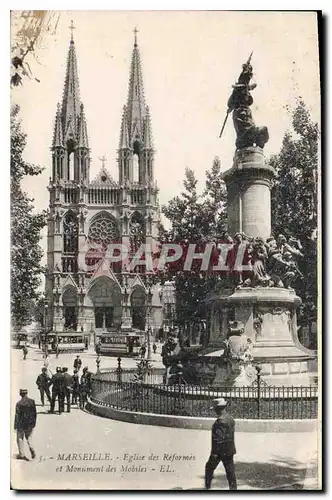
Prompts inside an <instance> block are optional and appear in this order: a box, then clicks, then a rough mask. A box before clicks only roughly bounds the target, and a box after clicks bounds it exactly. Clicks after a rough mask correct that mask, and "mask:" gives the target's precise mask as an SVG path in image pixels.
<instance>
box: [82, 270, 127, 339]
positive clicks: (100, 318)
mask: <svg viewBox="0 0 332 500" xmlns="http://www.w3.org/2000/svg"><path fill="white" fill-rule="evenodd" d="M89 297H90V298H91V301H92V303H93V307H94V317H95V329H96V332H97V333H102V332H107V331H112V330H118V329H119V328H120V327H121V290H120V287H119V285H118V284H117V283H116V282H114V281H113V280H111V279H110V278H108V277H105V276H101V277H100V278H98V279H97V280H96V281H95V283H94V284H93V285H92V288H91V289H90V291H89Z"/></svg>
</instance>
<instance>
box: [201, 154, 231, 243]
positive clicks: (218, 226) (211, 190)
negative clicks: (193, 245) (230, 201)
mask: <svg viewBox="0 0 332 500" xmlns="http://www.w3.org/2000/svg"><path fill="white" fill-rule="evenodd" d="M203 203H204V208H205V213H206V215H207V228H206V233H207V234H208V235H209V236H210V237H211V238H216V237H217V236H220V234H222V233H223V232H224V231H226V230H227V190H226V185H225V182H224V181H223V180H222V173H221V163H220V159H219V157H218V156H216V157H215V158H214V160H213V164H212V168H211V170H207V171H206V181H205V191H204V193H203Z"/></svg>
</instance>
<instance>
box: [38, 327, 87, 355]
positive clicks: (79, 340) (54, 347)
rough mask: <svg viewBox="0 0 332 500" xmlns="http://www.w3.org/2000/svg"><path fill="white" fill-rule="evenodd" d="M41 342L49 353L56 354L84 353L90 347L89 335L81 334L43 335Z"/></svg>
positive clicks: (58, 333) (51, 333) (56, 333)
mask: <svg viewBox="0 0 332 500" xmlns="http://www.w3.org/2000/svg"><path fill="white" fill-rule="evenodd" d="M41 340H42V343H43V346H45V345H47V351H48V352H55V353H56V352H58V353H65V352H83V351H86V350H87V349H88V346H89V335H84V333H80V332H50V333H48V334H46V335H45V334H44V335H42V338H41ZM44 348H45V347H44Z"/></svg>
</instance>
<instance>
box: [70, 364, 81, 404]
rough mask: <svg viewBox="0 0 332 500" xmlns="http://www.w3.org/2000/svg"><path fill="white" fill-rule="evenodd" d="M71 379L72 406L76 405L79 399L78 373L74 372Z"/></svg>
mask: <svg viewBox="0 0 332 500" xmlns="http://www.w3.org/2000/svg"><path fill="white" fill-rule="evenodd" d="M72 379H73V397H72V402H71V404H72V405H77V401H78V399H79V397H80V381H79V378H78V371H77V370H74V375H73V376H72Z"/></svg>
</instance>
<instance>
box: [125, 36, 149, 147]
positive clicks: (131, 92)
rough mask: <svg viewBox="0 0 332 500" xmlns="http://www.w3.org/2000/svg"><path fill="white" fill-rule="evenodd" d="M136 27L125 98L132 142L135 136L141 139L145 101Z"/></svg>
mask: <svg viewBox="0 0 332 500" xmlns="http://www.w3.org/2000/svg"><path fill="white" fill-rule="evenodd" d="M137 31H138V30H137V28H135V30H134V33H135V40H134V49H133V53H132V59H131V65H130V77H129V89H128V100H127V123H128V131H129V140H130V142H131V143H132V142H133V141H134V140H135V138H136V137H138V138H139V139H141V140H142V136H143V119H144V117H145V103H144V90H143V78H142V69H141V60H140V54H139V49H138V45H137Z"/></svg>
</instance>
